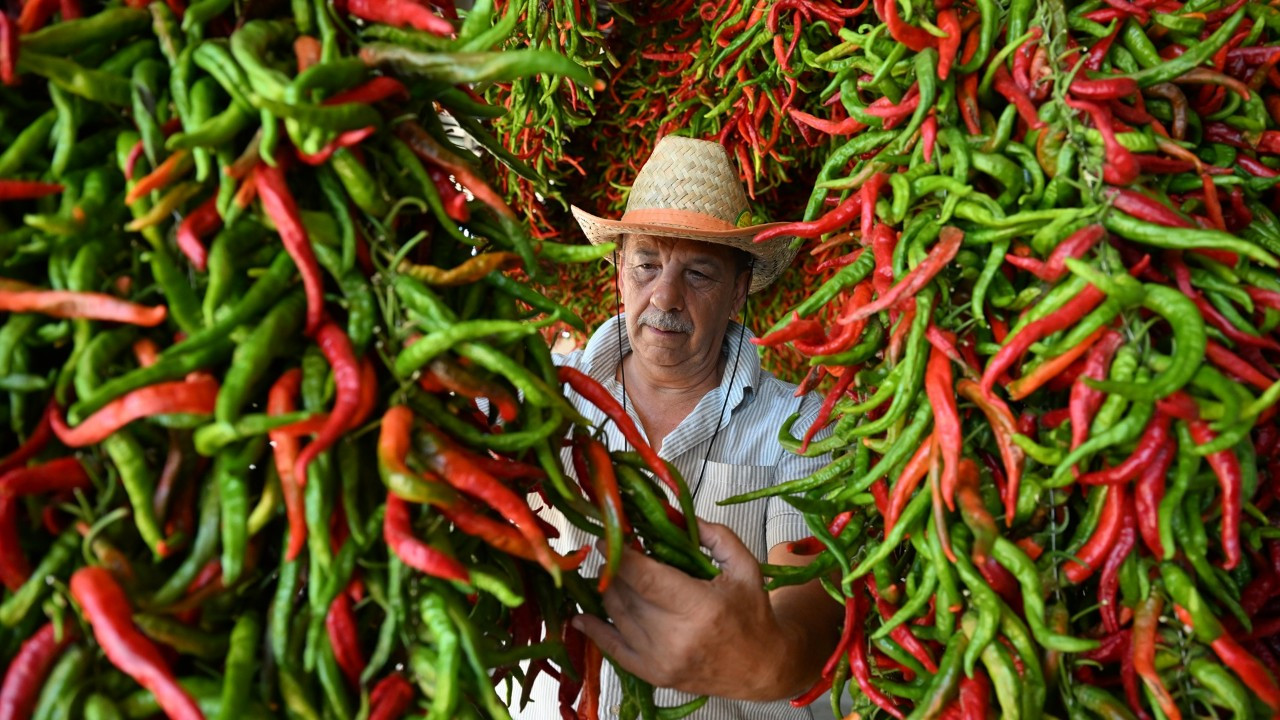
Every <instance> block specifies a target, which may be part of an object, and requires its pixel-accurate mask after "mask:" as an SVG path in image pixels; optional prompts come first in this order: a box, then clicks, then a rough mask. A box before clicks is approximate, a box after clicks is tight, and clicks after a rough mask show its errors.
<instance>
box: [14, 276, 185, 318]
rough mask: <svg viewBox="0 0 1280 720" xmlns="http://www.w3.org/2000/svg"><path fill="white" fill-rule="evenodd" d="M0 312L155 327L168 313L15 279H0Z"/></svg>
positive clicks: (107, 296) (103, 295)
mask: <svg viewBox="0 0 1280 720" xmlns="http://www.w3.org/2000/svg"><path fill="white" fill-rule="evenodd" d="M0 312H14V313H22V312H29V313H40V314H42V315H48V316H50V317H58V318H85V319H88V320H105V321H107V322H119V323H128V324H131V325H141V326H143V327H155V326H156V325H159V324H160V323H162V322H164V319H165V316H166V315H167V314H168V311H167V310H166V309H165V306H163V305H154V306H147V305H138V304H136V303H131V302H129V301H128V300H121V299H120V298H118V297H115V296H112V295H106V294H104V293H96V292H74V291H71V290H42V289H40V288H37V287H35V286H32V285H29V284H27V283H24V282H21V281H18V280H9V279H6V278H0Z"/></svg>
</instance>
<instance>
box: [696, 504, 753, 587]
mask: <svg viewBox="0 0 1280 720" xmlns="http://www.w3.org/2000/svg"><path fill="white" fill-rule="evenodd" d="M698 535H699V536H700V537H701V540H702V546H703V547H705V548H706V549H707V550H708V551H709V552H710V553H711V559H712V560H715V561H716V564H718V565H719V566H720V569H721V570H722V571H723V572H724V574H725V575H726V576H728V577H730V578H733V579H735V580H746V581H750V582H752V583H753V584H758V583H759V581H760V579H761V577H760V564H759V563H758V562H757V561H756V556H755V555H753V554H751V550H750V549H749V548H748V547H747V546H746V545H744V544H742V539H741V538H739V537H738V536H737V534H736V533H734V532H733V530H730V529H729V528H728V527H727V526H725V525H720V524H717V523H709V522H706V521H705V520H702V519H699V520H698Z"/></svg>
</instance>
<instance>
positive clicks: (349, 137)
mask: <svg viewBox="0 0 1280 720" xmlns="http://www.w3.org/2000/svg"><path fill="white" fill-rule="evenodd" d="M375 131H377V128H376V127H374V126H373V125H370V126H368V127H362V128H358V129H356V130H347V131H346V132H343V133H339V134H338V137H336V138H334V139H333V140H332V141H331V142H329V143H328V144H327V145H325V146H324V147H322V148H320V150H319V151H317V152H316V153H315V154H312V155H309V154H307V153H304V152H302V150H300V149H299V150H298V151H297V155H298V159H299V160H301V161H302V162H304V163H306V164H308V165H312V166H315V165H323V164H325V163H327V162H329V158H331V157H333V154H334V153H335V152H337V151H339V150H341V149H342V148H349V147H355V146H356V145H359V144H360V143H362V142H364V141H365V140H366V139H367V138H368V137H369V136H370V135H372V134H373V133H374V132H375ZM246 204H248V203H246Z"/></svg>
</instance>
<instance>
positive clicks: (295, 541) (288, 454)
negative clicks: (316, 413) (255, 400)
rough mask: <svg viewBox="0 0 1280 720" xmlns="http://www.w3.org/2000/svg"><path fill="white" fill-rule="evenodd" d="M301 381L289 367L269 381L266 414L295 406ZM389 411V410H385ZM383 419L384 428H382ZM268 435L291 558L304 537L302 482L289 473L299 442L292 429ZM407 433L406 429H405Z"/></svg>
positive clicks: (286, 553) (295, 371)
mask: <svg viewBox="0 0 1280 720" xmlns="http://www.w3.org/2000/svg"><path fill="white" fill-rule="evenodd" d="M301 384H302V370H300V369H298V368H290V369H289V370H286V371H285V372H284V374H283V375H281V376H280V377H279V379H277V380H276V381H275V382H274V383H272V385H271V390H269V391H268V392H267V414H268V415H283V414H285V413H291V412H293V411H294V410H296V409H297V406H296V404H295V403H294V397H296V396H297V394H298V388H299V387H300V386H301ZM388 414H390V411H388ZM385 427H386V426H385V420H384V431H385ZM267 436H268V437H269V438H270V439H271V448H272V453H273V456H274V457H275V463H276V474H277V475H279V477H280V490H281V494H282V495H284V508H285V517H286V518H287V519H288V523H289V544H288V548H287V550H286V551H285V558H286V559H287V560H293V559H294V558H296V557H298V553H300V552H302V548H303V545H304V544H305V543H306V540H307V515H306V504H305V500H304V497H303V491H302V487H303V485H302V483H300V482H299V481H298V478H297V477H296V476H295V475H294V474H293V468H294V465H295V464H296V463H297V459H298V450H299V442H298V437H297V436H296V435H294V434H292V433H287V432H281V431H280V430H272V431H270V432H268V433H267ZM406 437H407V433H406ZM406 451H407V449H406Z"/></svg>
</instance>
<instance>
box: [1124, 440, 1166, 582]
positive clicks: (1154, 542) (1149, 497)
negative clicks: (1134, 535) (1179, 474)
mask: <svg viewBox="0 0 1280 720" xmlns="http://www.w3.org/2000/svg"><path fill="white" fill-rule="evenodd" d="M1175 454H1176V450H1175V449H1174V443H1173V441H1172V440H1166V441H1165V443H1164V445H1163V446H1162V447H1160V448H1159V449H1158V451H1157V453H1156V456H1155V458H1154V459H1153V460H1152V462H1151V463H1150V464H1148V465H1147V467H1145V468H1143V469H1142V473H1141V474H1140V475H1138V479H1137V481H1136V482H1135V483H1134V486H1133V506H1134V511H1135V512H1137V514H1138V532H1139V533H1141V535H1142V541H1143V542H1144V543H1146V545H1147V548H1148V549H1150V550H1151V554H1152V555H1154V556H1155V557H1164V545H1163V544H1162V543H1161V542H1160V524H1159V521H1158V519H1157V518H1158V511H1159V509H1160V501H1161V500H1162V499H1164V483H1165V477H1166V476H1167V475H1168V472H1169V468H1170V467H1171V466H1172V465H1173V458H1174V455H1175Z"/></svg>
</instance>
